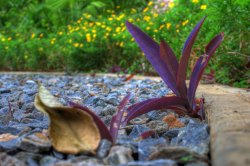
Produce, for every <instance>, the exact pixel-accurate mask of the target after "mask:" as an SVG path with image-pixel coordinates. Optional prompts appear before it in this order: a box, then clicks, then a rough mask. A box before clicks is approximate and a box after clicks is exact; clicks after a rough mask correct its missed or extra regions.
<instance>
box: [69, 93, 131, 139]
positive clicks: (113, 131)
mask: <svg viewBox="0 0 250 166" xmlns="http://www.w3.org/2000/svg"><path fill="white" fill-rule="evenodd" d="M129 99H130V93H128V94H127V95H126V96H125V97H124V98H123V99H122V101H121V102H120V104H119V105H118V107H117V111H116V114H115V115H114V116H113V117H112V120H111V123H110V128H109V129H108V127H107V126H106V125H105V124H104V123H103V121H102V120H101V119H100V118H99V117H98V116H97V115H96V114H95V113H94V112H93V111H91V110H90V109H89V108H88V107H86V106H82V105H80V104H77V103H74V102H71V101H70V102H69V106H71V107H73V108H78V109H81V110H83V111H84V112H86V113H87V114H89V115H90V116H91V117H92V118H93V120H94V122H95V123H96V126H97V127H98V129H99V132H100V135H101V138H102V139H107V140H109V141H111V142H112V143H115V141H116V139H117V136H118V130H119V129H120V126H121V121H122V118H123V114H124V112H125V106H126V104H127V103H128V101H129Z"/></svg>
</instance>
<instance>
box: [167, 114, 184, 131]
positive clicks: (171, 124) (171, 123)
mask: <svg viewBox="0 0 250 166" xmlns="http://www.w3.org/2000/svg"><path fill="white" fill-rule="evenodd" d="M163 121H164V122H165V123H167V124H168V128H169V129H171V128H181V127H184V126H185V125H184V123H182V122H181V121H179V120H178V118H177V117H176V116H175V115H174V114H168V115H166V116H165V117H164V118H163Z"/></svg>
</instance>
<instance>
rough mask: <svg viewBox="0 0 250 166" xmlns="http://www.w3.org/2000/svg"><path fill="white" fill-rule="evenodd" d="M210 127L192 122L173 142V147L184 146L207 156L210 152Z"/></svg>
mask: <svg viewBox="0 0 250 166" xmlns="http://www.w3.org/2000/svg"><path fill="white" fill-rule="evenodd" d="M209 141H210V137H209V133H208V125H207V124H204V123H196V122H190V123H189V124H188V125H187V126H186V127H185V128H183V130H180V132H179V133H178V136H177V137H176V138H174V139H172V141H171V145H174V146H184V147H188V148H190V149H192V150H193V151H195V152H197V153H200V154H204V155H206V154H207V153H208V151H209Z"/></svg>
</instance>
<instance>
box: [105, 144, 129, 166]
mask: <svg viewBox="0 0 250 166" xmlns="http://www.w3.org/2000/svg"><path fill="white" fill-rule="evenodd" d="M133 160H134V159H133V157H132V150H131V149H130V148H128V147H124V146H118V145H115V146H113V147H112V148H111V149H110V152H109V155H108V156H107V157H106V158H105V159H104V161H105V163H106V164H108V165H111V166H116V165H119V164H126V163H128V162H130V161H133Z"/></svg>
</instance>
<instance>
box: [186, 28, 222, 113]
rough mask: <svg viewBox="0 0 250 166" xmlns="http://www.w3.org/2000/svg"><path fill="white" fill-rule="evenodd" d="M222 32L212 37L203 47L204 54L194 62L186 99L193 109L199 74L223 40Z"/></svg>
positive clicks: (200, 74)
mask: <svg viewBox="0 0 250 166" xmlns="http://www.w3.org/2000/svg"><path fill="white" fill-rule="evenodd" d="M223 36H224V34H223V33H221V34H219V35H217V36H216V37H214V38H213V39H212V40H211V41H210V42H209V44H208V45H207V46H206V48H205V55H202V56H201V57H200V58H199V59H198V60H197V62H196V64H195V66H194V69H193V72H192V74H191V78H190V84H189V89H188V100H189V104H190V105H191V106H192V108H193V109H194V107H195V102H194V98H195V92H196V89H197V86H198V84H199V81H200V79H201V76H202V74H203V72H204V70H205V67H206V66H207V64H208V62H209V60H210V59H211V57H212V55H213V53H214V52H215V50H216V49H217V47H218V46H219V45H220V43H221V42H222V40H223Z"/></svg>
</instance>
